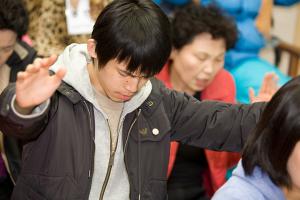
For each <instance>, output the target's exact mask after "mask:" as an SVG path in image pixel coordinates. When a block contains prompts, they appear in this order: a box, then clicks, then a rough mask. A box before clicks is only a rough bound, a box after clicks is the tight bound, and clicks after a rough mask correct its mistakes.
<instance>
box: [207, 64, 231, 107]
mask: <svg viewBox="0 0 300 200" xmlns="http://www.w3.org/2000/svg"><path fill="white" fill-rule="evenodd" d="M235 96H236V88H235V82H234V79H233V77H232V75H231V74H230V73H229V72H228V71H227V70H225V69H221V70H220V71H219V72H218V73H217V74H216V76H215V78H214V80H213V81H212V82H211V83H210V84H209V85H208V86H207V87H206V88H205V89H204V90H203V91H202V94H201V98H202V99H210V100H218V101H224V102H230V103H233V102H235Z"/></svg>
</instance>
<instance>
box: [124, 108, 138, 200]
mask: <svg viewBox="0 0 300 200" xmlns="http://www.w3.org/2000/svg"><path fill="white" fill-rule="evenodd" d="M140 114H141V109H139V110H138V113H137V115H136V117H135V118H134V120H133V122H132V123H131V125H130V127H129V130H128V133H127V137H126V141H125V145H124V148H123V152H124V158H126V151H127V144H128V140H129V136H130V133H131V130H132V128H133V125H134V124H135V123H136V121H137V119H138V117H139V116H140ZM126 161H127V159H124V162H125V166H126V169H127V162H126ZM127 172H128V170H127ZM127 176H128V173H127ZM139 179H140V178H139ZM128 180H129V182H130V183H132V181H131V179H130V177H129V176H128ZM139 184H140V183H139ZM131 185H132V184H131ZM138 199H139V200H140V199H141V191H140V186H139V194H138Z"/></svg>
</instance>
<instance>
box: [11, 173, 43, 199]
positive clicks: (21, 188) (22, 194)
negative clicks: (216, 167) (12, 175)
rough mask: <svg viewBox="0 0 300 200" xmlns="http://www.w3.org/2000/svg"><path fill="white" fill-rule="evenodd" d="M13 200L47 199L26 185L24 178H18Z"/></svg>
mask: <svg viewBox="0 0 300 200" xmlns="http://www.w3.org/2000/svg"><path fill="white" fill-rule="evenodd" d="M11 199H12V200H46V198H45V197H44V196H43V195H42V194H40V193H38V192H37V191H35V190H34V189H32V188H31V187H30V185H29V184H28V183H26V182H25V181H24V179H23V177H21V176H20V177H19V178H18V182H17V185H16V186H15V188H14V191H13V194H12V197H11Z"/></svg>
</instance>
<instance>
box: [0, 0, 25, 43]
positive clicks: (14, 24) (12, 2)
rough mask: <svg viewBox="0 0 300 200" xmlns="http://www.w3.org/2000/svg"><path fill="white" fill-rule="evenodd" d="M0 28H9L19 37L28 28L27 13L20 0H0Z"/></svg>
mask: <svg viewBox="0 0 300 200" xmlns="http://www.w3.org/2000/svg"><path fill="white" fill-rule="evenodd" d="M0 5H1V6H0V30H3V29H9V30H11V31H13V32H15V33H16V34H17V36H18V38H21V37H22V35H24V34H25V33H26V32H27V29H28V24H29V21H28V14H27V11H26V9H25V7H24V5H23V3H22V1H21V0H0Z"/></svg>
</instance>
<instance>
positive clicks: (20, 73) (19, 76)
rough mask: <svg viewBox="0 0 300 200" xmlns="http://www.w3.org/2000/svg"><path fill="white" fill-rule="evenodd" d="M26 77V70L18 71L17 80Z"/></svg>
mask: <svg viewBox="0 0 300 200" xmlns="http://www.w3.org/2000/svg"><path fill="white" fill-rule="evenodd" d="M24 79H25V72H18V74H17V80H18V81H23V80H24Z"/></svg>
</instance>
